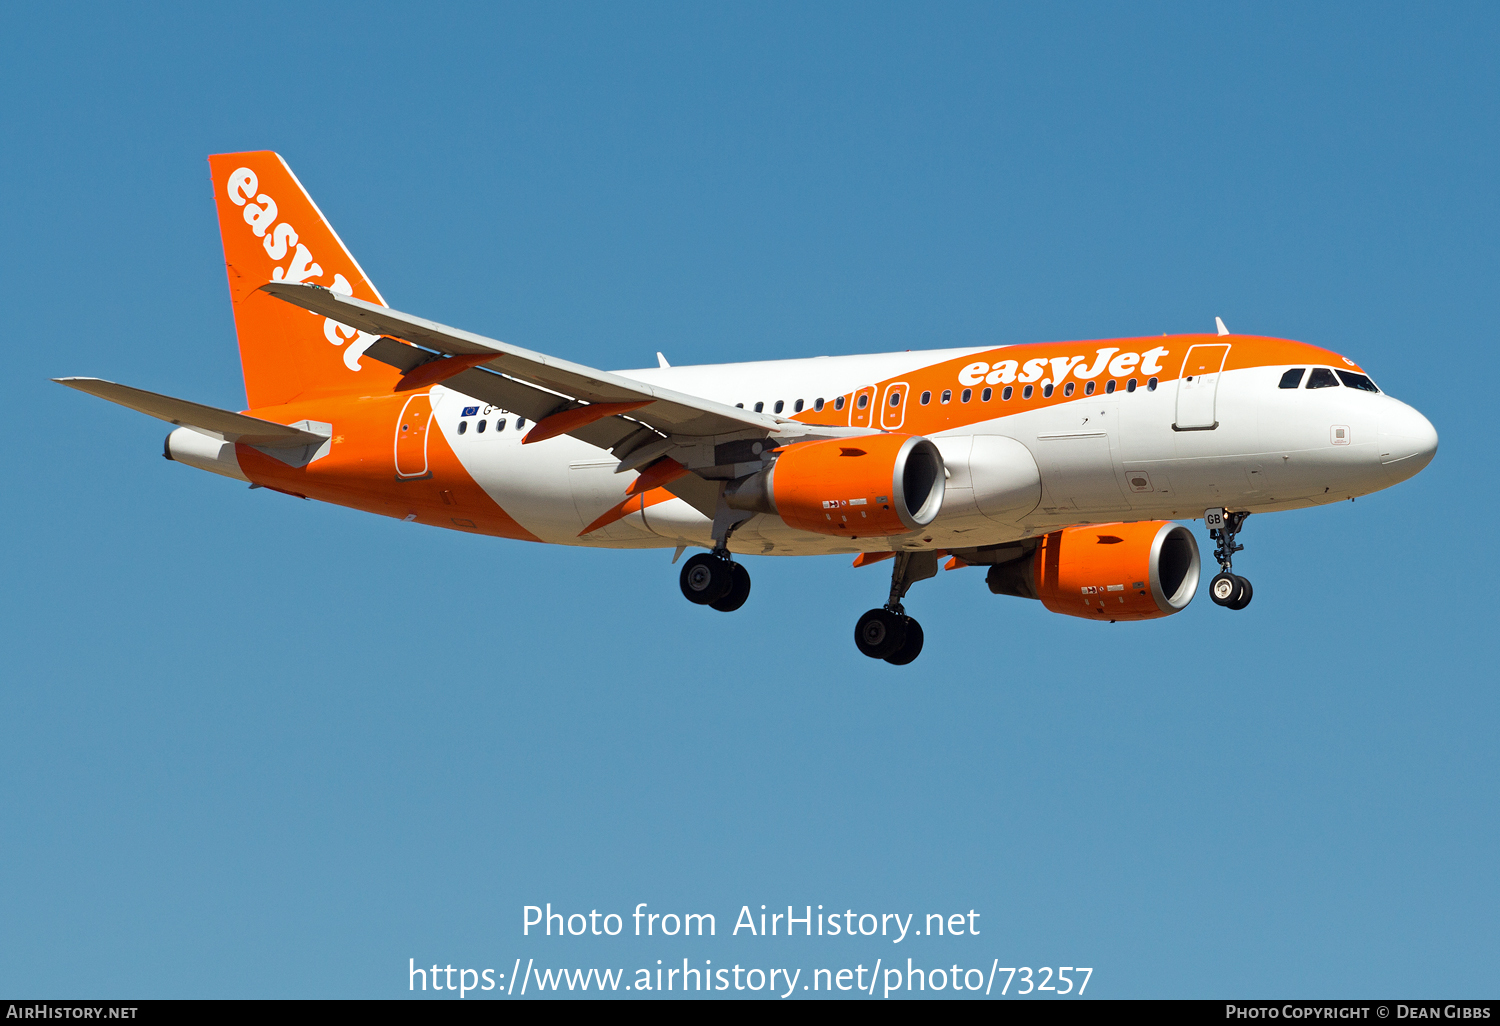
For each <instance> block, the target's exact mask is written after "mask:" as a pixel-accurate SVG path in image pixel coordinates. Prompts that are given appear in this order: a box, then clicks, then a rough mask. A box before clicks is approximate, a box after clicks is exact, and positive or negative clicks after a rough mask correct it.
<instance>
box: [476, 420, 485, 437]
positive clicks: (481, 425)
mask: <svg viewBox="0 0 1500 1026" xmlns="http://www.w3.org/2000/svg"><path fill="white" fill-rule="evenodd" d="M474 431H475V432H476V433H477V434H481V435H482V434H484V421H482V420H481V421H480V422H479V423H478V424H475V425H474Z"/></svg>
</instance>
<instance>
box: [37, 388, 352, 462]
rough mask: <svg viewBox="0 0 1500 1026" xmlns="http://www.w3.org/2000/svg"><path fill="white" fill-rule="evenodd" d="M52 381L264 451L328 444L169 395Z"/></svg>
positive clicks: (309, 435) (281, 426) (282, 426)
mask: <svg viewBox="0 0 1500 1026" xmlns="http://www.w3.org/2000/svg"><path fill="white" fill-rule="evenodd" d="M52 380H53V381H55V382H57V383H58V384H59V385H67V386H68V387H69V388H76V389H77V390H78V391H80V392H87V393H88V394H89V395H96V396H98V397H99V398H100V399H108V400H109V401H110V402H112V403H118V404H120V405H121V406H124V407H127V408H128V409H132V410H135V411H136V412H137V413H144V414H146V415H147V416H151V417H155V418H157V419H158V420H165V421H167V422H168V423H170V424H179V425H181V426H183V427H190V428H193V429H195V430H197V431H202V432H203V433H205V434H209V435H213V436H214V437H215V438H222V439H223V440H224V441H226V442H243V443H244V444H246V445H255V446H259V447H260V448H262V449H291V448H295V447H297V446H302V445H322V444H323V443H324V442H326V441H328V439H327V438H326V437H325V436H323V435H318V434H314V433H313V432H311V431H303V430H302V429H301V428H294V427H289V426H287V425H286V424H277V423H276V422H275V421H270V420H261V419H260V418H259V417H247V416H245V414H243V413H231V412H230V411H229V410H221V409H219V408H217V407H215V406H204V405H203V404H202V403H192V402H188V401H187V400H186V399H174V398H172V397H171V396H169V395H161V394H159V393H156V392H147V391H146V390H145V389H141V388H131V387H130V386H129V385H118V384H116V383H115V382H113V381H105V380H104V379H103V378H53V379H52Z"/></svg>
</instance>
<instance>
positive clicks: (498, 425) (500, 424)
mask: <svg viewBox="0 0 1500 1026" xmlns="http://www.w3.org/2000/svg"><path fill="white" fill-rule="evenodd" d="M495 430H496V431H497V432H498V431H504V430H505V418H504V417H501V418H500V419H499V420H497V421H495Z"/></svg>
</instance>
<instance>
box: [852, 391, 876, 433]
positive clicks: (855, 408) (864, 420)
mask: <svg viewBox="0 0 1500 1026" xmlns="http://www.w3.org/2000/svg"><path fill="white" fill-rule="evenodd" d="M874 405H875V386H874V385H866V386H865V387H864V388H861V389H860V390H859V391H858V392H855V393H854V404H853V405H852V406H850V407H849V426H850V427H862V428H867V427H869V426H870V424H871V422H872V415H873V414H874V412H875V411H874V409H873V408H872V407H874Z"/></svg>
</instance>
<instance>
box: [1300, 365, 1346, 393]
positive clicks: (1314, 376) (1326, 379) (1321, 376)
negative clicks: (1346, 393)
mask: <svg viewBox="0 0 1500 1026" xmlns="http://www.w3.org/2000/svg"><path fill="white" fill-rule="evenodd" d="M1307 387H1308V388H1338V387H1339V379H1338V378H1336V377H1334V376H1333V371H1331V370H1329V369H1328V368H1327V367H1314V368H1313V370H1312V373H1311V374H1309V375H1308V376H1307Z"/></svg>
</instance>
